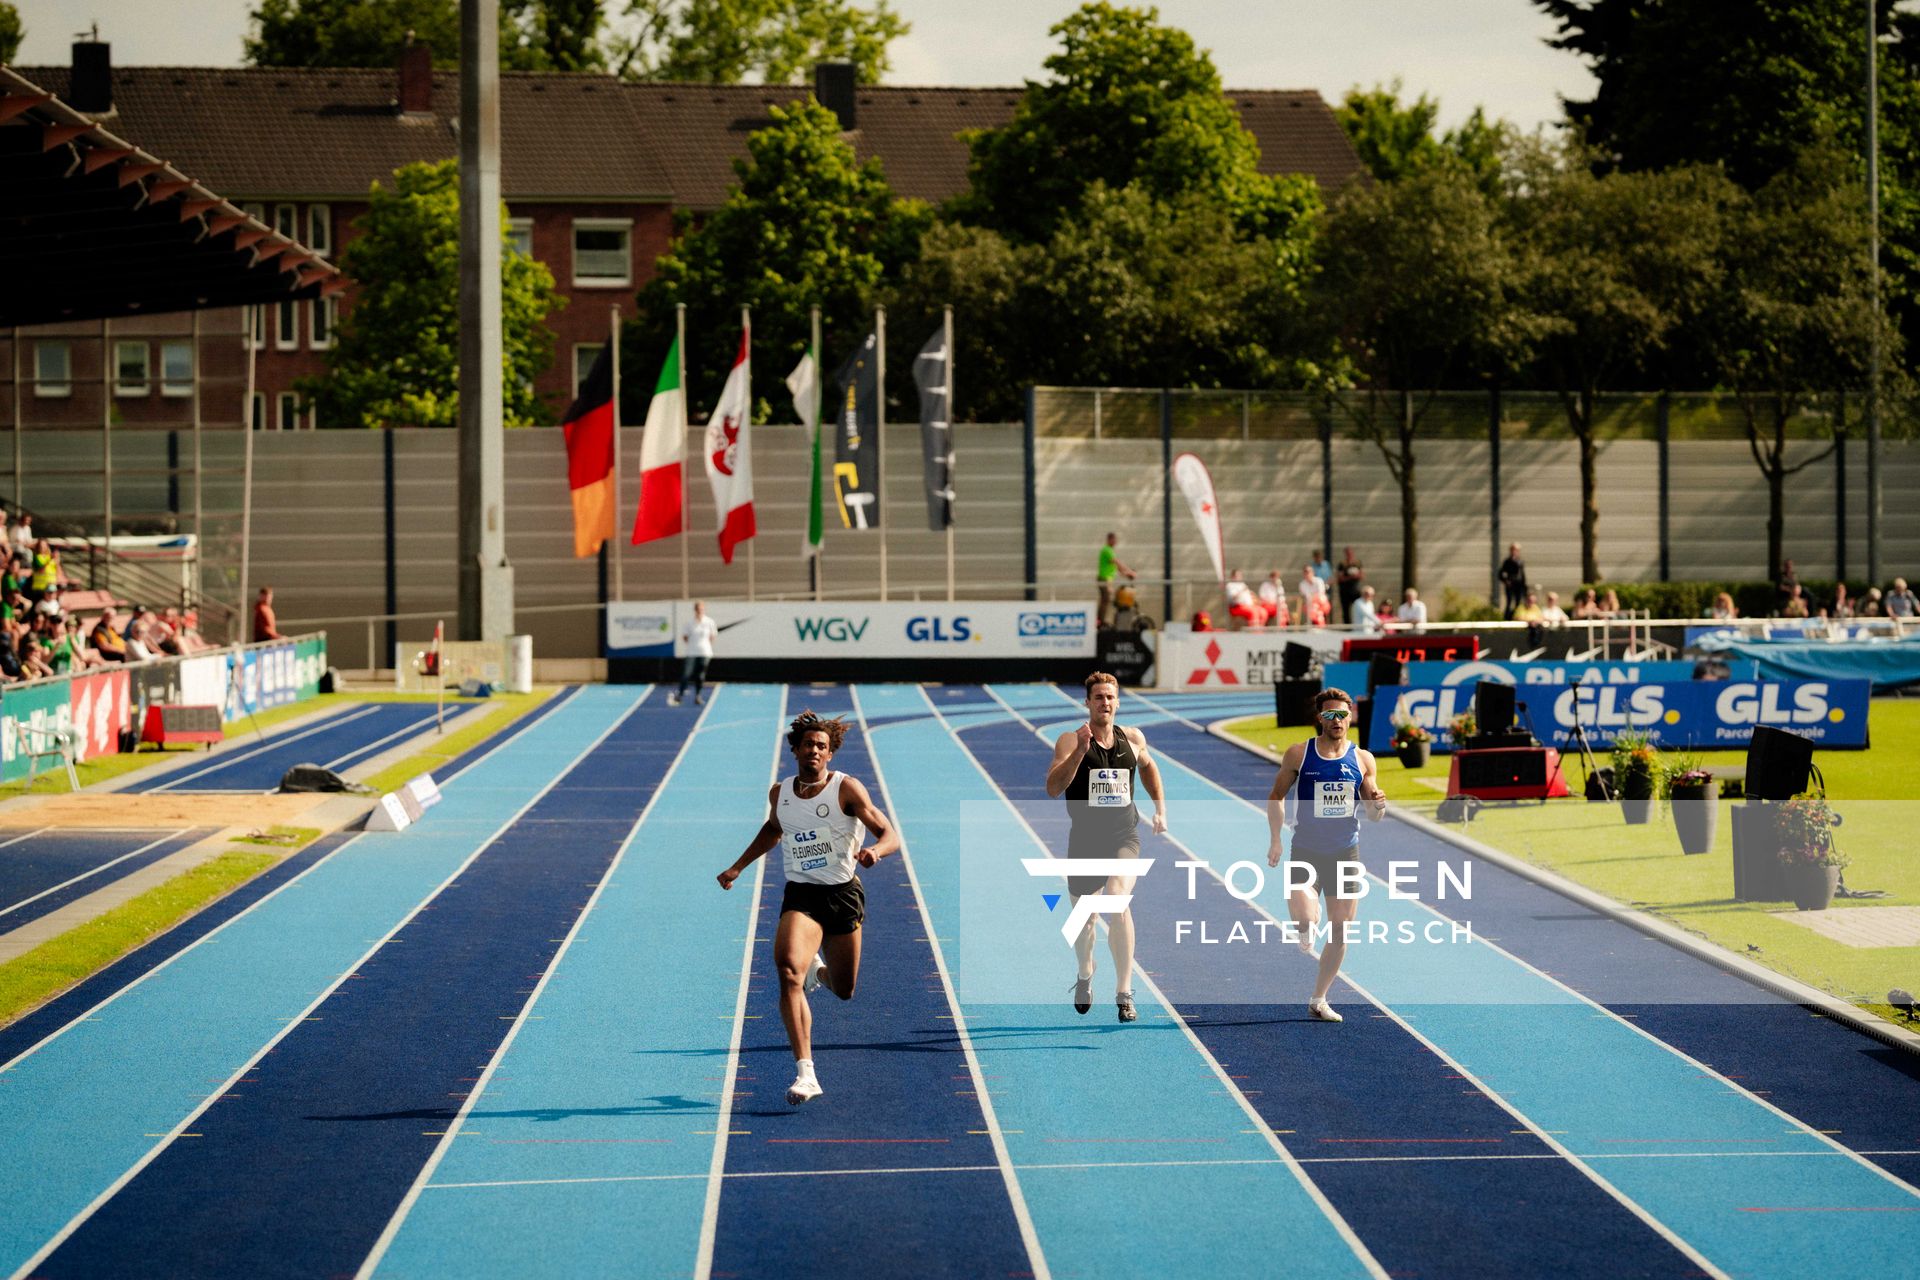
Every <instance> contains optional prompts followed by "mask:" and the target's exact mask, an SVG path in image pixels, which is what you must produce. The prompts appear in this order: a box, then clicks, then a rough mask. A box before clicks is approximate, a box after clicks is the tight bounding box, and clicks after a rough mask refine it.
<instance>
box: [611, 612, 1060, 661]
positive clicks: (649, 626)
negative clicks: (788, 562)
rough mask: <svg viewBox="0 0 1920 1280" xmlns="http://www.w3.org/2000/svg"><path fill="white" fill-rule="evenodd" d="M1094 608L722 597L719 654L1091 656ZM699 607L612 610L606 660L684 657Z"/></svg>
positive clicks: (715, 617) (716, 652)
mask: <svg viewBox="0 0 1920 1280" xmlns="http://www.w3.org/2000/svg"><path fill="white" fill-rule="evenodd" d="M1093 609H1094V606H1093V605H1091V604H1059V603H1032V602H1025V601H999V600H964V601H954V602H949V601H940V602H937V603H936V602H922V601H911V600H892V601H886V602H881V603H875V602H868V603H857V602H845V603H835V602H828V603H824V604H813V603H809V602H793V601H787V602H779V603H775V602H768V603H764V604H749V603H744V602H740V601H725V600H717V601H712V602H709V603H708V605H707V616H708V617H710V618H712V619H713V621H714V625H715V626H717V627H718V628H719V629H720V637H719V639H718V640H717V641H716V642H715V643H714V656H715V657H716V658H718V659H721V660H724V659H727V658H808V657H829V658H920V657H929V658H1034V657H1044V658H1076V657H1080V658H1087V659H1089V660H1091V659H1092V658H1093V656H1094V618H1093ZM692 614H693V606H692V604H691V603H690V602H681V601H640V602H635V601H627V602H624V603H610V604H609V605H608V606H607V656H608V657H610V658H656V657H666V656H668V655H669V654H671V655H673V656H675V657H684V656H685V645H684V643H683V642H682V641H681V639H680V631H681V628H682V627H683V626H684V625H685V624H686V622H687V620H688V619H689V618H691V617H692Z"/></svg>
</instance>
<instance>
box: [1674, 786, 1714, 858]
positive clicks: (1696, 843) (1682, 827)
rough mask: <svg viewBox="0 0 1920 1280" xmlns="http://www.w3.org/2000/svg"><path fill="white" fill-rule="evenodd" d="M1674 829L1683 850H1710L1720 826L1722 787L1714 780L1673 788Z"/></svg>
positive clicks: (1689, 851) (1686, 851)
mask: <svg viewBox="0 0 1920 1280" xmlns="http://www.w3.org/2000/svg"><path fill="white" fill-rule="evenodd" d="M1672 807H1673V829H1674V831H1676V832H1677V833H1678V834H1679V836H1680V851H1681V852H1682V853H1710V852H1712V850H1713V838H1714V835H1715V833H1716V832H1717V831H1718V830H1719V827H1720V789H1719V788H1718V787H1717V786H1715V785H1714V784H1713V783H1711V782H1705V783H1701V784H1699V785H1697V786H1684V787H1683V786H1676V787H1675V788H1673V806H1672Z"/></svg>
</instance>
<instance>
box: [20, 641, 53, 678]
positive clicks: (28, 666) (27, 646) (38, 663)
mask: <svg viewBox="0 0 1920 1280" xmlns="http://www.w3.org/2000/svg"><path fill="white" fill-rule="evenodd" d="M20 669H21V670H22V671H25V672H26V673H27V679H29V680H44V679H46V678H47V677H48V676H52V675H58V674H59V673H58V672H56V671H55V670H54V669H53V665H52V664H51V663H49V662H48V661H47V646H46V645H44V644H42V643H41V642H40V637H38V636H34V635H29V636H27V637H26V638H25V639H23V640H22V641H21V642H20Z"/></svg>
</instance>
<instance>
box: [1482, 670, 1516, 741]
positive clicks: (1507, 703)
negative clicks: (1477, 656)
mask: <svg viewBox="0 0 1920 1280" xmlns="http://www.w3.org/2000/svg"><path fill="white" fill-rule="evenodd" d="M1514 696H1515V694H1514V687H1513V686H1512V685H1510V684H1501V683H1500V682H1499V681H1498V680H1482V681H1481V682H1480V683H1479V684H1476V685H1475V686H1473V720H1474V731H1475V732H1476V733H1481V734H1493V733H1505V732H1506V731H1507V730H1509V729H1511V728H1513V704H1514Z"/></svg>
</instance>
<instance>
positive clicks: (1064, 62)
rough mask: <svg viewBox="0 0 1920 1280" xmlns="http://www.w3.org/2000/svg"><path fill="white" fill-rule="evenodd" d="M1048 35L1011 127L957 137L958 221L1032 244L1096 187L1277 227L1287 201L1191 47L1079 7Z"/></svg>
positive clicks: (1107, 12)
mask: <svg viewBox="0 0 1920 1280" xmlns="http://www.w3.org/2000/svg"><path fill="white" fill-rule="evenodd" d="M1052 34H1053V35H1054V36H1055V37H1057V38H1058V39H1059V41H1060V45H1061V48H1060V51H1059V52H1057V53H1055V54H1053V55H1052V56H1051V57H1049V58H1048V59H1047V61H1046V67H1047V70H1048V72H1049V73H1050V78H1049V79H1047V80H1045V81H1042V82H1031V81H1030V82H1028V84H1027V89H1026V93H1025V94H1024V95H1023V96H1022V97H1021V99H1020V103H1019V105H1018V106H1017V107H1015V108H1014V113H1013V118H1012V119H1011V120H1009V121H1008V122H1007V123H1006V124H1005V125H1003V126H1001V127H1000V128H998V129H986V130H978V131H975V132H973V133H971V134H969V135H968V137H967V142H968V146H969V148H970V149H971V155H970V158H969V160H968V166H967V168H968V176H969V178H970V180H971V185H972V189H971V191H970V192H969V193H968V194H967V195H965V196H962V197H960V198H959V199H958V200H957V201H956V203H955V211H956V212H957V213H958V214H959V215H960V216H961V217H962V218H963V219H964V220H966V221H970V222H974V223H977V224H979V225H982V226H989V227H993V228H995V229H996V230H999V231H1003V232H1005V233H1006V234H1008V235H1009V236H1011V237H1013V238H1014V239H1016V240H1022V241H1029V242H1034V241H1043V240H1045V239H1047V238H1048V237H1049V236H1050V235H1051V234H1052V232H1053V229H1054V227H1055V226H1057V225H1058V224H1059V223H1060V222H1061V220H1062V219H1064V218H1066V217H1067V216H1068V215H1070V214H1071V213H1072V212H1073V210H1075V209H1076V208H1078V207H1079V204H1080V198H1081V196H1082V195H1083V194H1084V193H1085V192H1086V191H1087V190H1088V188H1090V187H1092V186H1093V185H1094V184H1095V183H1100V184H1102V185H1104V186H1105V187H1107V188H1108V189H1109V190H1112V191H1118V190H1121V189H1122V188H1124V187H1129V186H1136V185H1137V186H1139V187H1140V188H1141V189H1142V190H1144V191H1145V192H1146V193H1147V194H1148V195H1149V196H1151V197H1153V198H1154V199H1157V200H1162V201H1177V200H1179V199H1181V198H1183V197H1186V196H1188V195H1194V196H1198V197H1201V198H1203V199H1208V200H1212V201H1214V202H1216V203H1218V204H1220V205H1221V206H1222V207H1224V208H1225V209H1226V210H1227V211H1228V213H1229V214H1230V215H1231V216H1232V218H1233V220H1234V223H1235V225H1236V226H1238V227H1240V228H1242V229H1244V230H1248V231H1252V232H1256V233H1258V232H1263V231H1266V230H1268V229H1269V224H1270V222H1272V221H1273V220H1275V219H1278V220H1280V221H1282V222H1284V221H1286V220H1287V211H1288V209H1289V207H1290V206H1291V205H1292V204H1293V203H1294V197H1292V196H1290V195H1289V194H1288V193H1287V192H1286V190H1285V183H1284V182H1276V180H1274V179H1272V178H1269V177H1266V176H1264V175H1262V174H1261V173H1260V171H1259V163H1260V150H1259V147H1258V145H1257V144H1256V143H1255V142H1254V138H1253V135H1252V134H1251V133H1249V132H1248V131H1247V130H1246V129H1245V128H1243V127H1242V126H1241V124H1240V118H1239V116H1238V115H1237V114H1236V113H1235V112H1234V109H1233V105H1232V104H1231V103H1230V102H1228V101H1227V99H1226V97H1225V96H1224V95H1223V94H1222V93H1221V89H1220V75H1219V72H1217V71H1216V70H1215V69H1214V66H1213V62H1212V60H1211V59H1210V58H1209V57H1208V56H1207V55H1206V53H1205V52H1204V51H1202V50H1200V49H1197V48H1195V46H1194V43H1193V37H1191V36H1189V35H1188V34H1187V33H1186V32H1184V31H1181V30H1179V29H1178V28H1175V27H1167V26H1161V25H1160V24H1159V12H1158V11H1157V10H1155V9H1134V8H1123V7H1120V6H1117V5H1113V4H1108V3H1105V2H1104V0H1101V2H1100V3H1090V4H1084V5H1082V6H1081V7H1080V9H1079V10H1078V11H1076V12H1075V13H1073V14H1072V15H1071V16H1069V17H1068V18H1066V19H1065V20H1063V21H1062V22H1060V23H1058V24H1057V25H1056V26H1054V27H1053V29H1052Z"/></svg>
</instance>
